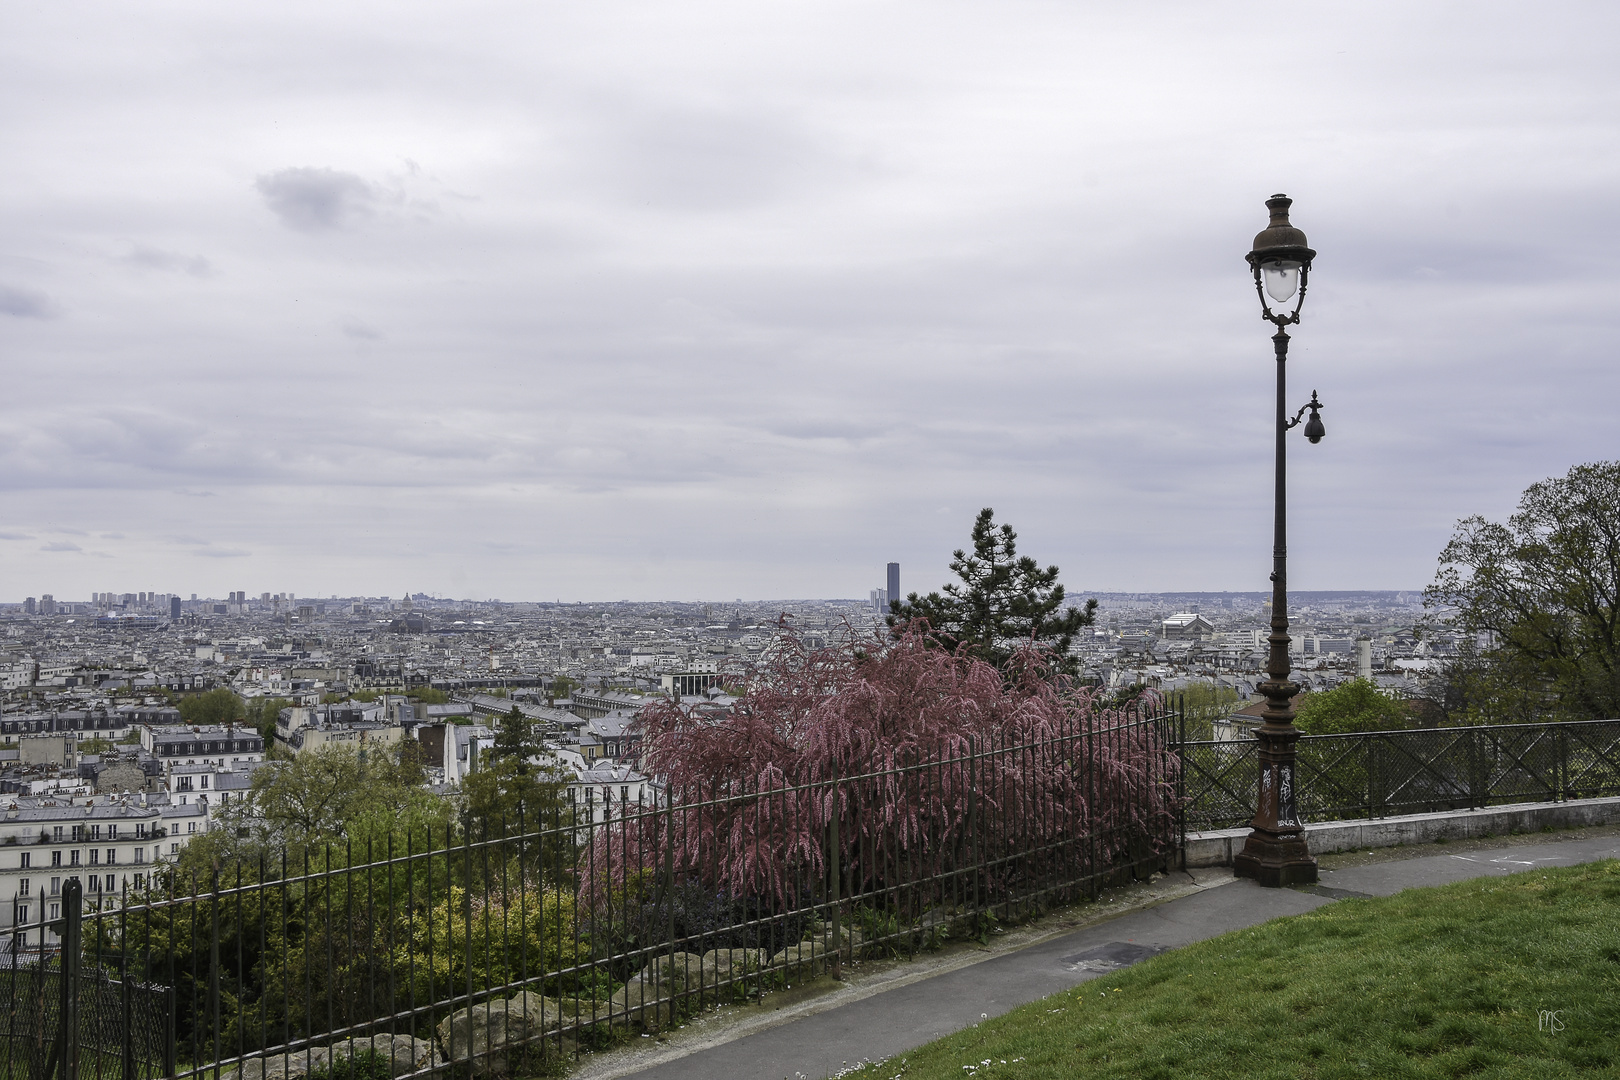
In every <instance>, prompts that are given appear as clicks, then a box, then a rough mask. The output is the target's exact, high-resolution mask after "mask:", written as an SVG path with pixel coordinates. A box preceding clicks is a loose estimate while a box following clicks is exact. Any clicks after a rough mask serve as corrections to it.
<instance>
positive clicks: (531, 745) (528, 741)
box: [490, 705, 543, 776]
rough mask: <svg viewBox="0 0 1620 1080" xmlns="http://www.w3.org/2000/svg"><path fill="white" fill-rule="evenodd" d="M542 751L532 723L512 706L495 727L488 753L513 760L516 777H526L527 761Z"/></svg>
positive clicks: (525, 715) (528, 763)
mask: <svg viewBox="0 0 1620 1080" xmlns="http://www.w3.org/2000/svg"><path fill="white" fill-rule="evenodd" d="M542 749H543V747H542V745H541V742H540V737H539V735H538V734H536V733H535V730H534V722H533V721H532V720H530V719H529V717H528V716H527V714H525V713H524V712H523V710H522V709H519V708H518V707H517V706H516V705H513V706H512V708H511V709H510V710H508V711H507V713H506V715H505V716H502V717H501V719H500V722H499V723H498V724H497V725H496V728H495V745H494V746H493V747H492V748H491V749H490V753H491V754H492V755H493V756H495V757H509V758H511V759H513V761H514V762H515V765H514V770H515V772H516V773H517V775H519V776H527V775H528V774H529V768H530V762H529V759H530V758H532V757H534V756H535V755H536V754H539V753H540V752H541V750H542Z"/></svg>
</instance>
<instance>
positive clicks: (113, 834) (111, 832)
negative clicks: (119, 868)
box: [107, 825, 118, 862]
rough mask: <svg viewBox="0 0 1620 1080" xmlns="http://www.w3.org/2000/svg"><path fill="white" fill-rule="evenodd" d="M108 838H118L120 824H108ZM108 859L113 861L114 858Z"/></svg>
mask: <svg viewBox="0 0 1620 1080" xmlns="http://www.w3.org/2000/svg"><path fill="white" fill-rule="evenodd" d="M107 839H109V840H116V839H118V826H117V825H109V826H107ZM107 861H108V862H111V861H112V860H111V859H109V860H107Z"/></svg>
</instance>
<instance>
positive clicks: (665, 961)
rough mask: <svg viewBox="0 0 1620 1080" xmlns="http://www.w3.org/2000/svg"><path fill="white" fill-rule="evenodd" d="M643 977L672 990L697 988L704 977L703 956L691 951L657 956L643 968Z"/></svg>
mask: <svg viewBox="0 0 1620 1080" xmlns="http://www.w3.org/2000/svg"><path fill="white" fill-rule="evenodd" d="M642 977H643V978H648V979H651V980H652V981H654V982H657V983H659V984H660V985H667V987H668V988H669V989H671V990H676V991H680V990H687V989H691V990H696V989H697V988H698V986H699V984H700V980H701V979H702V978H703V957H701V956H699V955H698V954H697V953H689V952H678V953H675V954H673V955H671V956H655V957H653V958H652V960H651V961H650V962H648V964H647V966H646V967H645V968H643V969H642Z"/></svg>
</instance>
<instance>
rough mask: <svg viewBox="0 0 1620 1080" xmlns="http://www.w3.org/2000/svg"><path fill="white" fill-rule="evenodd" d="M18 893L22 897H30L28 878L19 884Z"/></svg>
mask: <svg viewBox="0 0 1620 1080" xmlns="http://www.w3.org/2000/svg"><path fill="white" fill-rule="evenodd" d="M17 891H18V892H19V893H21V894H22V895H24V896H27V895H28V879H27V878H23V879H22V880H21V881H19V882H17Z"/></svg>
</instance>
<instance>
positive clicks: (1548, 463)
mask: <svg viewBox="0 0 1620 1080" xmlns="http://www.w3.org/2000/svg"><path fill="white" fill-rule="evenodd" d="M1617 30H1620V14H1617V13H1616V12H1615V11H1614V10H1613V9H1612V8H1611V7H1609V6H1605V5H1600V4H1595V3H1574V4H1570V5H1565V6H1562V7H1560V9H1559V17H1558V18H1556V19H1549V18H1547V17H1545V15H1544V14H1543V13H1541V12H1539V11H1537V10H1531V9H1525V8H1522V7H1521V6H1518V5H1513V4H1507V3H1484V4H1477V5H1469V6H1468V7H1466V8H1463V7H1453V6H1443V5H1437V6H1432V7H1426V8H1423V9H1418V10H1413V9H1411V8H1410V7H1408V6H1398V5H1392V4H1386V5H1362V6H1357V7H1356V8H1354V9H1323V8H1311V9H1304V10H1300V11H1296V12H1291V13H1290V14H1289V17H1288V18H1287V19H1286V20H1281V19H1278V18H1277V17H1276V15H1275V13H1274V12H1271V11H1261V10H1257V9H1249V8H1245V7H1241V6H1238V5H1172V6H1168V7H1164V8H1159V9H1155V10H1154V11H1152V12H1141V11H1136V10H1105V9H1095V8H1083V7H1082V8H1076V7H1073V6H1069V5H1056V4H1045V3H1015V4H1011V5H998V6H996V7H995V8H975V7H972V6H949V5H946V6H943V7H942V6H939V5H921V4H916V3H896V4H892V5H884V6H882V7H878V8H873V7H871V6H870V5H853V4H830V5H801V6H792V5H787V6H782V5H775V6H770V7H768V8H761V7H759V6H758V5H747V4H736V3H694V4H685V5H680V6H679V7H678V8H670V7H661V6H657V5H639V4H618V3H609V4H604V5H592V6H590V7H588V8H576V9H542V8H534V7H532V6H528V5H516V4H505V3H490V4H482V5H475V6H474V8H472V9H458V10H456V11H454V12H449V11H441V10H436V9H433V8H430V7H417V8H411V7H407V8H399V7H396V6H392V5H390V6H388V7H383V6H381V5H364V4H361V5H351V6H347V7H343V8H332V7H330V6H329V5H314V4H300V3H293V4H287V5H278V6H277V7H275V8H274V9H262V10H241V9H231V8H220V7H217V6H211V5H202V4H195V3H180V4H175V5H171V6H168V7H165V8H162V9H160V10H142V11H134V10H131V9H126V8H122V7H120V6H117V5H112V4H107V3H102V2H92V3H88V4H85V5H79V6H76V7H72V8H63V7H60V6H50V5H46V6H38V7H34V8H31V9H29V10H26V11H18V12H15V13H13V15H12V17H11V18H10V19H9V20H8V33H7V34H6V36H5V38H4V40H0V57H3V59H4V62H3V63H0V95H3V97H4V100H6V101H7V102H8V103H9V104H10V105H11V106H12V107H11V108H9V109H7V110H4V111H3V112H0V134H3V135H4V138H5V140H6V145H7V146H8V149H9V150H10V151H11V152H10V154H8V158H9V160H10V163H11V165H12V167H11V168H9V169H8V170H6V171H5V173H4V174H0V227H3V230H4V235H5V236H6V242H5V244H4V245H3V246H0V355H4V357H5V364H6V372H7V375H8V381H7V393H6V394H5V395H4V398H3V399H0V496H3V497H4V499H5V500H6V520H5V522H4V523H0V596H5V597H13V598H15V600H16V601H21V600H22V598H24V597H26V596H30V595H32V596H39V595H41V594H42V593H44V592H51V593H53V594H54V595H56V596H59V597H75V598H83V597H86V596H88V595H89V594H90V593H92V592H96V591H105V590H107V589H108V588H109V587H111V586H112V585H114V584H116V583H118V582H128V583H139V584H141V585H144V586H145V587H146V588H153V587H156V588H157V589H159V590H162V589H171V588H172V589H176V590H177V591H183V592H184V593H185V594H186V595H190V593H192V592H197V593H199V594H201V595H209V594H212V595H214V596H221V595H224V594H226V593H228V592H230V591H234V590H238V589H241V588H242V587H243V585H244V583H247V582H250V581H259V582H264V583H267V584H269V585H270V586H271V587H272V591H282V590H285V589H287V588H289V587H296V588H297V589H298V590H299V591H300V593H301V594H305V595H308V596H327V595H331V594H333V593H340V594H341V593H350V592H354V591H356V590H358V591H359V592H363V593H365V594H369V595H399V594H400V592H401V590H403V589H405V588H407V587H409V588H411V589H413V590H414V589H421V590H423V591H426V592H430V593H437V594H442V595H457V596H463V597H467V598H470V599H478V598H488V597H516V598H525V597H527V598H535V599H543V598H547V597H550V598H553V599H560V600H569V601H574V600H588V599H590V598H594V597H601V596H631V597H636V596H651V597H657V596H681V595H698V596H701V595H710V596H715V595H718V596H743V597H758V596H805V597H812V596H838V597H855V598H858V597H864V596H867V595H868V593H869V591H870V590H871V589H873V588H874V587H878V586H880V585H881V584H882V583H883V581H884V576H883V572H884V564H885V563H886V562H888V561H898V562H900V563H901V564H902V565H903V566H904V567H905V568H906V571H905V578H904V591H907V592H909V591H911V590H912V589H917V590H919V591H927V590H929V589H934V588H938V587H939V586H941V585H943V584H944V583H945V582H946V581H948V580H950V575H949V572H948V570H947V569H946V564H947V563H948V561H949V559H950V554H951V552H952V551H954V550H955V549H957V548H959V547H964V546H965V545H966V544H967V542H968V533H969V529H970V527H971V525H972V522H973V516H974V514H975V513H976V512H977V511H978V510H979V509H980V508H981V507H984V506H991V507H994V508H995V510H996V516H997V520H998V521H1003V522H1007V523H1010V524H1011V525H1012V526H1013V527H1014V528H1016V529H1017V530H1018V533H1019V544H1020V552H1021V553H1023V554H1028V555H1031V556H1033V557H1034V558H1036V559H1037V560H1038V561H1039V562H1040V563H1041V564H1042V565H1048V564H1056V565H1058V566H1059V567H1061V568H1062V570H1063V576H1064V578H1065V579H1066V580H1067V581H1076V582H1082V583H1084V584H1085V585H1088V586H1092V587H1096V588H1099V589H1101V590H1102V591H1131V590H1135V591H1142V592H1149V591H1154V592H1162V591H1174V590H1177V589H1192V588H1203V589H1210V590H1220V589H1227V590H1234V591H1245V590H1248V591H1258V590H1260V589H1263V588H1264V587H1265V584H1266V575H1267V573H1268V572H1269V569H1270V567H1269V554H1270V545H1271V540H1270V529H1271V511H1270V503H1271V483H1270V469H1271V437H1272V436H1271V424H1272V421H1273V414H1272V402H1271V394H1272V383H1271V378H1272V364H1271V348H1270V343H1269V342H1268V340H1267V337H1268V328H1267V327H1266V325H1265V324H1264V323H1262V322H1261V321H1260V319H1259V318H1258V317H1257V316H1258V312H1257V304H1256V303H1255V300H1254V294H1253V290H1252V286H1251V284H1250V279H1249V277H1248V269H1247V267H1246V266H1245V265H1244V263H1243V255H1244V253H1245V252H1246V251H1247V250H1248V248H1249V246H1250V242H1251V240H1252V238H1253V236H1254V234H1255V233H1256V232H1257V231H1258V230H1259V229H1260V228H1261V227H1262V226H1263V225H1264V224H1265V210H1264V205H1263V203H1264V200H1265V199H1266V197H1267V196H1269V195H1271V194H1272V193H1274V192H1287V193H1288V194H1289V195H1290V196H1292V197H1293V198H1294V200H1295V202H1294V206H1293V214H1294V221H1295V223H1296V224H1297V225H1299V226H1300V227H1301V228H1302V229H1304V230H1305V232H1306V233H1307V234H1308V235H1309V237H1310V239H1311V243H1312V244H1313V246H1314V247H1315V248H1316V249H1317V250H1318V252H1319V256H1318V259H1317V262H1316V264H1315V267H1314V269H1313V273H1312V278H1311V287H1310V299H1309V301H1308V303H1307V304H1306V306H1305V310H1304V323H1303V325H1302V326H1300V327H1299V328H1298V329H1297V331H1296V332H1295V333H1294V336H1293V341H1294V344H1293V351H1292V353H1291V359H1290V367H1291V369H1292V370H1291V372H1290V386H1291V388H1292V389H1291V392H1290V393H1291V397H1293V398H1294V399H1295V401H1294V404H1295V405H1298V404H1302V403H1303V402H1304V401H1305V399H1306V398H1307V397H1308V396H1309V395H1310V393H1311V391H1312V390H1313V389H1314V390H1317V391H1319V392H1320V394H1321V399H1322V400H1323V401H1324V402H1325V403H1326V408H1325V410H1324V412H1323V420H1324V421H1325V423H1326V425H1327V438H1326V440H1325V441H1324V442H1322V444H1321V445H1319V446H1308V445H1306V444H1305V443H1304V441H1303V440H1296V441H1295V442H1294V443H1293V444H1292V446H1293V453H1292V455H1291V459H1290V473H1289V475H1290V482H1291V491H1290V502H1289V510H1290V521H1289V525H1290V535H1289V556H1290V562H1289V570H1290V586H1291V588H1293V589H1296V590H1327V589H1357V588H1389V587H1391V586H1393V587H1395V588H1400V587H1401V586H1408V587H1411V588H1416V589H1421V588H1422V587H1423V586H1424V585H1426V584H1427V583H1428V582H1429V581H1430V580H1431V579H1432V576H1433V572H1434V569H1435V565H1436V557H1437V555H1438V554H1439V552H1440V549H1441V548H1442V547H1443V545H1444V543H1445V541H1446V540H1447V538H1448V537H1449V536H1450V533H1451V529H1452V526H1453V524H1454V523H1455V522H1456V521H1457V520H1458V519H1460V518H1463V517H1466V516H1468V515H1472V514H1481V515H1484V516H1486V517H1487V518H1491V519H1493V520H1501V519H1503V518H1504V517H1505V516H1506V515H1507V514H1509V513H1511V512H1512V510H1513V508H1514V505H1515V504H1516V502H1517V500H1518V497H1519V495H1520V493H1521V492H1522V491H1523V490H1524V489H1525V487H1526V486H1528V485H1529V484H1530V483H1533V482H1535V481H1537V480H1540V479H1543V478H1546V477H1550V476H1560V475H1563V474H1564V473H1565V472H1567V470H1568V469H1569V468H1570V467H1571V466H1573V465H1576V464H1579V463H1582V462H1587V461H1596V460H1604V459H1608V458H1612V457H1614V456H1615V451H1614V449H1613V444H1614V438H1613V437H1614V423H1613V419H1612V416H1611V415H1610V414H1611V411H1612V409H1611V406H1609V405H1606V404H1605V402H1610V401H1613V400H1615V399H1616V398H1620V365H1616V364H1615V363H1614V362H1613V356H1614V354H1615V351H1616V346H1617V345H1620V332H1617V331H1620V319H1617V317H1616V315H1617V309H1616V305H1615V302H1614V299H1613V297H1614V296H1615V295H1616V285H1617V284H1620V254H1617V252H1620V245H1617V244H1615V243H1614V242H1613V241H1614V239H1615V238H1616V234H1617V232H1620V215H1617V214H1616V212H1615V205H1614V198H1613V194H1612V193H1613V190H1614V180H1615V177H1616V173H1617V172H1620V138H1616V136H1617V135H1620V131H1617V127H1620V120H1617V119H1616V117H1620V109H1617V108H1616V106H1617V105H1620V101H1617V98H1620V93H1617V91H1620V81H1617V78H1616V76H1615V74H1614V71H1613V63H1612V59H1611V58H1610V56H1609V52H1610V51H1611V50H1610V48H1609V42H1611V41H1613V40H1614V39H1615V36H1616V31H1617ZM1257 56H1268V57H1270V56H1275V57H1281V58H1285V60H1286V67H1287V72H1288V73H1287V74H1286V75H1284V76H1277V75H1274V74H1269V73H1262V72H1260V71H1258V70H1257V67H1256V64H1255V58H1256V57H1257ZM250 591H252V592H254V593H255V594H257V592H258V591H260V590H250ZM1075 591H1079V589H1078V587H1076V590H1075Z"/></svg>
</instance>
